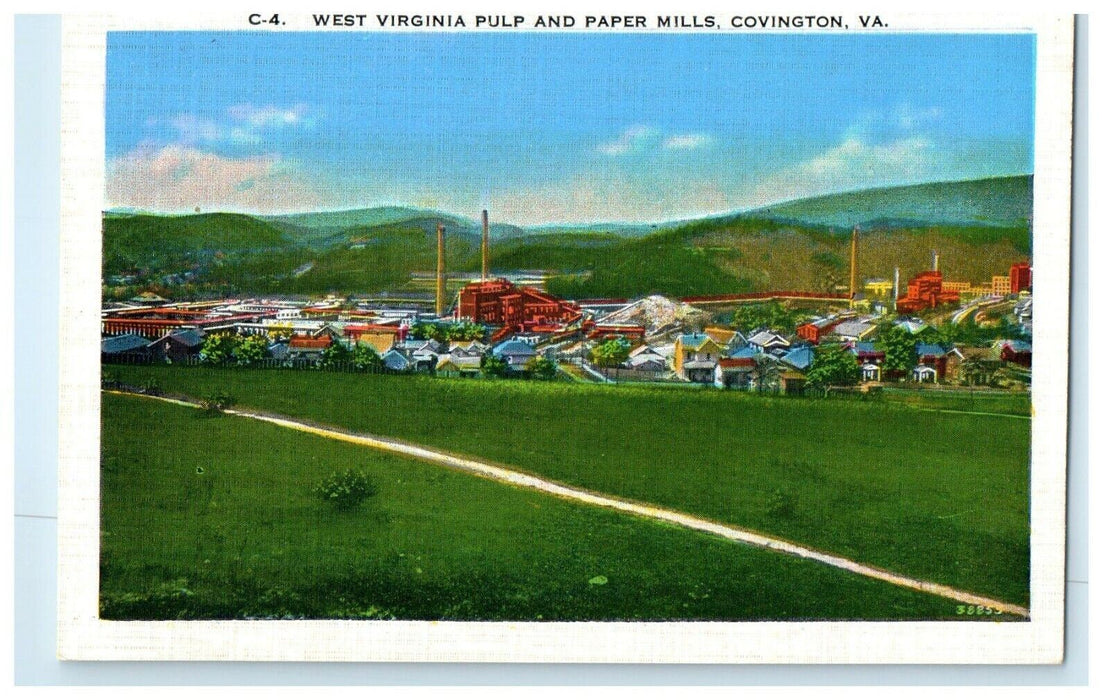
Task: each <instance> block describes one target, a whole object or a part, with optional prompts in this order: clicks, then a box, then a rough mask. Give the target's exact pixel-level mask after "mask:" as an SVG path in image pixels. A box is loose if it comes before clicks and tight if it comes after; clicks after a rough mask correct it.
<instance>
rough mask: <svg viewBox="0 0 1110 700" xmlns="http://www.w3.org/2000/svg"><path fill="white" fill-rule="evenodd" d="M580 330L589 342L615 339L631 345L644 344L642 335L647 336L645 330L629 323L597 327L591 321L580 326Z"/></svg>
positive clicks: (597, 325)
mask: <svg viewBox="0 0 1110 700" xmlns="http://www.w3.org/2000/svg"><path fill="white" fill-rule="evenodd" d="M582 330H583V332H585V333H586V337H587V338H589V339H590V340H615V339H617V338H624V339H625V340H627V341H629V342H630V343H632V344H633V345H640V344H642V343H643V342H644V335H646V334H647V329H646V328H644V327H643V326H638V325H635V324H631V323H610V324H600V325H599V324H596V323H594V322H593V321H586V322H585V323H583V324H582Z"/></svg>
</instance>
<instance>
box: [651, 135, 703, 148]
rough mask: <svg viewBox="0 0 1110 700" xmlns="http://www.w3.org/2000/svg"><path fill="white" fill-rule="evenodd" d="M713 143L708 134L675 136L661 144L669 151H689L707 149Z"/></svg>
mask: <svg viewBox="0 0 1110 700" xmlns="http://www.w3.org/2000/svg"><path fill="white" fill-rule="evenodd" d="M712 143H713V138H712V137H711V136H710V135H709V134H676V135H674V136H672V137H670V138H669V139H667V140H666V141H665V142H664V143H663V147H664V148H667V149H669V150H681V151H690V150H694V149H697V148H707V147H708V146H709V145H711V144H712Z"/></svg>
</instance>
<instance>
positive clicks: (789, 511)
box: [767, 489, 798, 518]
mask: <svg viewBox="0 0 1110 700" xmlns="http://www.w3.org/2000/svg"><path fill="white" fill-rule="evenodd" d="M797 507H798V498H797V497H796V496H795V495H794V494H792V493H788V492H786V491H783V490H782V489H775V490H774V491H772V492H771V495H770V497H768V499H767V514H768V515H772V516H774V517H776V518H790V517H793V516H794V511H795V510H796V509H797Z"/></svg>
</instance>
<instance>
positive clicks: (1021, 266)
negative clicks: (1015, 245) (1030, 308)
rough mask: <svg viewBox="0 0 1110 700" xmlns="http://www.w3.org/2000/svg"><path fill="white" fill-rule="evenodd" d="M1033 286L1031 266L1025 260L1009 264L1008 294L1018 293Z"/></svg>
mask: <svg viewBox="0 0 1110 700" xmlns="http://www.w3.org/2000/svg"><path fill="white" fill-rule="evenodd" d="M1032 288H1033V268H1031V267H1029V263H1027V262H1019V263H1014V264H1013V265H1011V266H1010V294H1020V293H1021V292H1024V291H1028V290H1030V289H1032Z"/></svg>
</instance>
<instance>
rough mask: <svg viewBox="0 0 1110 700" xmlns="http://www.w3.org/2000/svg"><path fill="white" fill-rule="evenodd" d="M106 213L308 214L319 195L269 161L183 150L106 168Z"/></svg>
mask: <svg viewBox="0 0 1110 700" xmlns="http://www.w3.org/2000/svg"><path fill="white" fill-rule="evenodd" d="M105 190H106V191H105V197H106V199H107V206H109V207H136V208H141V209H151V210H154V211H165V212H179V211H193V210H195V209H196V208H199V209H201V210H202V211H229V210H230V211H252V212H267V213H271V212H289V211H306V210H311V209H314V208H317V207H318V206H319V205H320V202H321V200H320V195H319V192H318V191H317V190H316V189H315V188H314V187H312V186H311V185H310V184H309V182H308V181H307V180H306V179H305V178H304V177H302V176H300V175H298V174H297V173H296V172H295V171H293V169H292V168H291V167H290V166H289V164H287V163H284V162H283V161H282V160H281V159H280V158H278V157H277V156H273V155H260V156H249V157H245V158H228V157H224V156H220V155H216V154H213V153H208V152H205V151H201V150H198V149H195V148H190V147H186V146H179V145H175V146H166V147H163V148H160V149H153V148H140V149H137V150H135V151H132V152H131V153H128V154H127V155H125V156H122V157H119V158H115V159H112V160H110V161H109V162H108V167H107V179H106V187H105Z"/></svg>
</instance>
